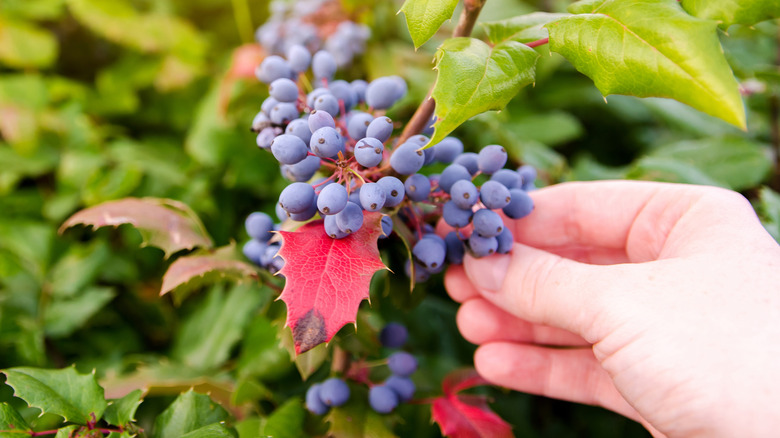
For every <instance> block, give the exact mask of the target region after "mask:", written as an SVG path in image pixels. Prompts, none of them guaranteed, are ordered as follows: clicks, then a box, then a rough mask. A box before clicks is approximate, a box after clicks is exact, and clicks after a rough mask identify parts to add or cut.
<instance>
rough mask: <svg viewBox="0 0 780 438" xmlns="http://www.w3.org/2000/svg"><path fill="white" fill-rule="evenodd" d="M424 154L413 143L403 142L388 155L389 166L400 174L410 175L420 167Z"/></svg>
mask: <svg viewBox="0 0 780 438" xmlns="http://www.w3.org/2000/svg"><path fill="white" fill-rule="evenodd" d="M424 163H425V154H424V153H423V151H421V150H419V146H417V145H416V144H414V143H404V144H402V145H400V146H398V147H397V148H395V150H394V151H393V154H392V155H390V166H391V167H392V168H393V170H395V171H396V172H398V173H400V174H401V175H411V174H413V173H417V171H418V170H420V169H422V167H423V164H424Z"/></svg>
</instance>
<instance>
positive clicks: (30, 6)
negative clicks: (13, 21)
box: [0, 0, 65, 20]
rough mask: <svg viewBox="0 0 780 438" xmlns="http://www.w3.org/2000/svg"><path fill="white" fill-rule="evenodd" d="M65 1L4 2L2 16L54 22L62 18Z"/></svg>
mask: <svg viewBox="0 0 780 438" xmlns="http://www.w3.org/2000/svg"><path fill="white" fill-rule="evenodd" d="M64 6H65V0H3V2H2V3H0V14H4V15H9V16H13V17H19V18H26V19H32V20H54V19H56V18H59V17H60V16H62V13H63V11H64V10H65V7H64Z"/></svg>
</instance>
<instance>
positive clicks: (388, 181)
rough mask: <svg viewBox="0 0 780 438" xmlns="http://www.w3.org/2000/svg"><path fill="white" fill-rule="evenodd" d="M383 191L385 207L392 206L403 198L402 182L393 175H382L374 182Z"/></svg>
mask: <svg viewBox="0 0 780 438" xmlns="http://www.w3.org/2000/svg"><path fill="white" fill-rule="evenodd" d="M376 183H377V184H379V186H380V187H382V189H384V191H385V207H388V208H392V207H395V206H396V205H398V204H400V203H401V202H402V201H403V200H404V194H405V190H404V183H402V182H401V180H400V179H398V178H396V177H394V176H383V177H382V178H379V181H377V182H376Z"/></svg>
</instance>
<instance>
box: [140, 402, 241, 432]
mask: <svg viewBox="0 0 780 438" xmlns="http://www.w3.org/2000/svg"><path fill="white" fill-rule="evenodd" d="M229 417H230V415H229V414H228V412H227V411H226V410H225V409H224V408H223V407H222V406H220V405H218V404H216V403H214V402H213V401H211V398H209V396H207V395H203V394H198V393H196V392H195V391H193V390H189V391H187V392H185V393H184V394H181V395H180V396H179V397H177V398H176V400H174V401H173V403H171V405H170V406H168V408H167V409H165V411H163V413H162V414H160V416H159V417H157V420H155V422H154V435H153V436H154V437H155V438H180V437H182V436H184V435H185V434H187V433H190V432H193V431H196V430H198V429H200V428H202V427H204V426H209V425H212V424H214V423H221V422H223V421H226V420H227V419H228V418H229ZM196 436H197V435H196ZM216 436H219V435H216Z"/></svg>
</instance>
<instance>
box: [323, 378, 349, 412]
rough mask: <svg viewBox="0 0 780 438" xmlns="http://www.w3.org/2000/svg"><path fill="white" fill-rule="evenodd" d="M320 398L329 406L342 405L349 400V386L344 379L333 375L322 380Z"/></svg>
mask: <svg viewBox="0 0 780 438" xmlns="http://www.w3.org/2000/svg"><path fill="white" fill-rule="evenodd" d="M320 400H322V402H323V403H325V404H326V405H328V406H341V405H343V404H344V403H346V402H347V401H348V400H349V386H348V385H347V383H346V382H344V381H343V380H341V379H339V378H336V377H331V378H330V379H328V380H326V381H324V382H322V386H321V387H320Z"/></svg>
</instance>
